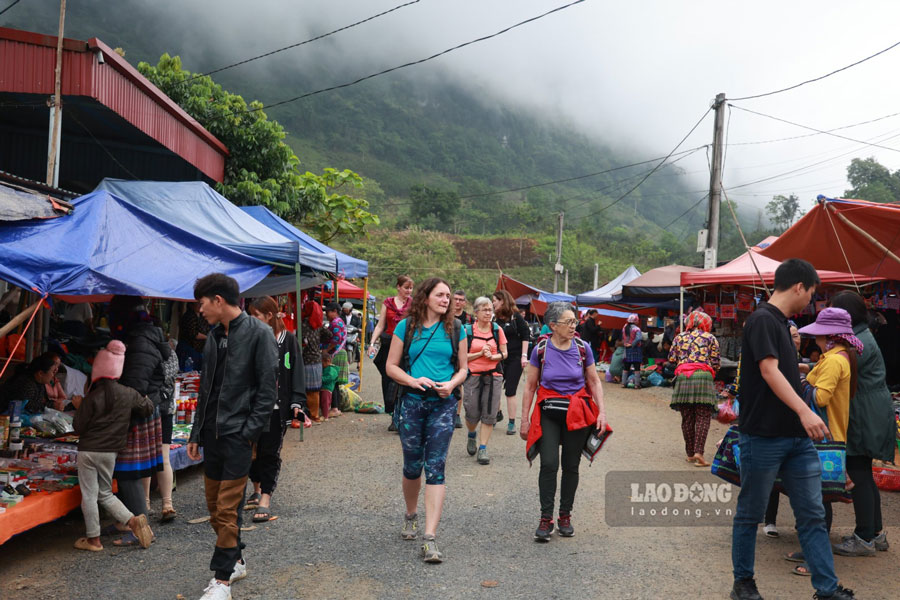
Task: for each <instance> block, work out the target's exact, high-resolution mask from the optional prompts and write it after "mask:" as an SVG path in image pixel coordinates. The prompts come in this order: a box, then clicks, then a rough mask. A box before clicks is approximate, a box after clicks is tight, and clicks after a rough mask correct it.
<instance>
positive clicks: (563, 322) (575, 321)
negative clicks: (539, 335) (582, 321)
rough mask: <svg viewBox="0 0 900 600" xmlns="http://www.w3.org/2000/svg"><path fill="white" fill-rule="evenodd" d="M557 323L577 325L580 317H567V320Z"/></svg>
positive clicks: (569, 325) (567, 325)
mask: <svg viewBox="0 0 900 600" xmlns="http://www.w3.org/2000/svg"><path fill="white" fill-rule="evenodd" d="M556 324H557V325H565V326H566V327H575V326H576V325H578V319H566V320H565V321H557V322H556Z"/></svg>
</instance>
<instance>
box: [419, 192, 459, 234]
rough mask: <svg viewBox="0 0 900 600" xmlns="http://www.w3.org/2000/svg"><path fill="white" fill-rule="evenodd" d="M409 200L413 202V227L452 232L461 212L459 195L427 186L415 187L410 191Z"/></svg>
mask: <svg viewBox="0 0 900 600" xmlns="http://www.w3.org/2000/svg"><path fill="white" fill-rule="evenodd" d="M409 199H410V202H412V204H411V206H410V209H409V216H410V218H411V219H412V224H413V225H415V226H416V227H421V228H422V229H431V230H433V231H449V230H451V228H452V226H453V220H454V219H455V218H456V214H457V212H459V207H460V201H459V194H457V193H456V192H449V191H444V190H439V189H437V188H432V187H428V186H427V185H414V186H412V187H411V188H410V189H409Z"/></svg>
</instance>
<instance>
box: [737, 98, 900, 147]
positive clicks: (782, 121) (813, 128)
mask: <svg viewBox="0 0 900 600" xmlns="http://www.w3.org/2000/svg"><path fill="white" fill-rule="evenodd" d="M728 105H729V106H733V107H734V108H736V109H738V110H742V111H744V112H748V113H750V114H754V115H757V116H760V117H765V118H767V119H772V120H773V121H780V122H781V123H787V124H788V125H793V126H794V127H800V128H801V129H808V130H809V131H815V132H816V133H823V134H825V135H830V136H832V137H836V138H840V139H842V140H847V141H849V142H855V143H857V144H864V145H866V146H872V147H873V148H881V149H882V150H890V151H891V152H900V150H898V149H897V148H891V147H890V146H882V145H881V144H873V143H871V142H864V141H862V140H857V139H854V138H851V137H847V136H845V135H840V134H838V133H834V132H832V131H826V130H823V129H816V128H815V127H810V126H809V125H803V124H801V123H795V122H794V121H788V120H787V119H782V118H780V117H774V116H772V115H767V114H765V113H761V112H757V111H755V110H750V109H749V108H744V107H742V106H738V105H736V104H731V103H729V104H728Z"/></svg>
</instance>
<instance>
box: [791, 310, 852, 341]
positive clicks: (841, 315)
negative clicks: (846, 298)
mask: <svg viewBox="0 0 900 600" xmlns="http://www.w3.org/2000/svg"><path fill="white" fill-rule="evenodd" d="M800 334H801V335H813V336H815V335H841V334H850V335H853V325H852V323H851V321H850V313H848V312H847V311H846V310H844V309H843V308H834V307H829V308H825V309H822V312H820V313H819V314H818V315H816V322H815V323H811V324H809V325H807V326H806V327H801V328H800Z"/></svg>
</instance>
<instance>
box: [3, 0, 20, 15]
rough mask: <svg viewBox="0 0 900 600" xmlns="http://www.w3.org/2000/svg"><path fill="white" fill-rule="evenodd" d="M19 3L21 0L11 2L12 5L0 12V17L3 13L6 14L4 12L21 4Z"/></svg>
mask: <svg viewBox="0 0 900 600" xmlns="http://www.w3.org/2000/svg"><path fill="white" fill-rule="evenodd" d="M21 1H22V0H13V3H12V4H10V5H9V6H7V7H6V8H4V9H3V10H0V16H2V15H3V14H4V13H6V11H8V10H9V9H11V8H12V7H13V6H15V5H16V4H18V3H19V2H21Z"/></svg>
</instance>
